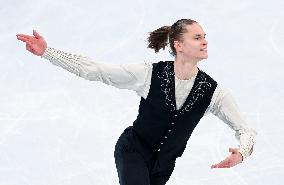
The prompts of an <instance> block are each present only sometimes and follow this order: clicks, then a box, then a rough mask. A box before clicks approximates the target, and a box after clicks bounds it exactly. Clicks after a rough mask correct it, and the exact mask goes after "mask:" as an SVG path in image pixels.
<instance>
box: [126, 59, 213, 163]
mask: <svg viewBox="0 0 284 185" xmlns="http://www.w3.org/2000/svg"><path fill="white" fill-rule="evenodd" d="M216 86H217V82H216V81H215V80H213V79H212V78H211V77H210V76H209V75H207V74H206V73H205V72H203V71H201V70H200V69H199V68H198V73H197V76H196V78H195V81H194V84H193V87H192V89H191V91H190V93H189V95H188V97H187V99H186V101H185V102H184V104H183V105H182V107H181V108H180V109H179V110H177V109H176V100H175V73H174V61H165V62H163V61H160V62H158V63H153V71H152V79H151V85H150V90H149V93H148V96H147V98H146V99H144V98H143V97H142V98H141V101H140V105H139V114H138V116H137V119H136V120H135V121H134V123H133V129H132V130H133V134H132V136H133V137H132V139H131V140H132V142H133V145H134V146H135V148H136V149H137V150H138V151H139V152H140V153H141V154H142V155H143V157H144V158H145V159H146V160H148V159H150V158H151V157H152V156H153V155H156V156H157V158H158V160H159V162H160V164H167V163H169V162H171V161H175V159H176V158H177V157H180V156H181V155H182V153H183V152H184V150H185V147H186V144H187V141H188V139H189V137H190V136H191V133H192V131H193V130H194V128H195V127H196V125H197V123H198V122H199V120H200V119H201V118H202V117H203V115H204V113H205V111H206V109H207V107H208V106H209V104H210V102H211V98H212V95H213V93H214V91H215V89H216Z"/></svg>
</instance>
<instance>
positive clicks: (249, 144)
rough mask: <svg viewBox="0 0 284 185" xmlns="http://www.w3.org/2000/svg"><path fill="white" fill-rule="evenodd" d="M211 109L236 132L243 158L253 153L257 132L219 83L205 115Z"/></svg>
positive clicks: (228, 92) (227, 91)
mask: <svg viewBox="0 0 284 185" xmlns="http://www.w3.org/2000/svg"><path fill="white" fill-rule="evenodd" d="M209 111H210V112H211V113H212V114H214V115H215V116H217V117H218V118H219V119H221V120H222V121H223V122H224V123H226V124H227V125H228V126H229V127H230V128H232V129H233V130H234V131H235V132H236V133H235V137H236V139H237V140H238V141H239V142H240V145H239V148H240V149H239V152H240V153H241V154H242V156H243V160H244V159H246V158H247V157H248V156H249V155H251V153H252V151H253V146H254V144H255V138H256V135H257V132H256V131H255V130H254V129H253V128H251V127H249V125H248V124H247V121H246V120H245V117H244V116H243V115H242V113H241V112H240V110H239V107H238V106H237V104H236V102H235V100H234V98H233V97H232V95H231V93H230V91H229V90H228V89H225V88H224V87H222V86H220V85H217V87H216V89H215V92H214V94H213V96H212V100H211V103H210V105H209V107H208V108H207V110H206V113H205V115H207V114H208V113H209Z"/></svg>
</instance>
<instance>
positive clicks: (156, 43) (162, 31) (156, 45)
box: [148, 26, 171, 53]
mask: <svg viewBox="0 0 284 185" xmlns="http://www.w3.org/2000/svg"><path fill="white" fill-rule="evenodd" d="M170 31H171V27H170V26H163V27H161V28H159V29H157V30H154V31H152V32H150V35H149V37H148V48H150V49H154V50H155V53H158V52H159V50H160V49H161V48H163V49H164V50H165V47H166V46H167V45H168V35H169V32H170Z"/></svg>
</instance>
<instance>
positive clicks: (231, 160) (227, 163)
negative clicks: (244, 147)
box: [211, 148, 243, 168]
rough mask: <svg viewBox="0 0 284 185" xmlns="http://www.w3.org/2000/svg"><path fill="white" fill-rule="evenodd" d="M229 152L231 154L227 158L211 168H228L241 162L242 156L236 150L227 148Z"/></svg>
mask: <svg viewBox="0 0 284 185" xmlns="http://www.w3.org/2000/svg"><path fill="white" fill-rule="evenodd" d="M229 152H232V154H231V155H230V156H229V157H227V158H226V159H225V160H223V161H221V162H220V163H218V164H214V165H212V166H211V168H230V167H233V166H235V165H237V164H239V163H241V162H242V161H243V156H242V154H241V153H240V152H239V149H238V148H229Z"/></svg>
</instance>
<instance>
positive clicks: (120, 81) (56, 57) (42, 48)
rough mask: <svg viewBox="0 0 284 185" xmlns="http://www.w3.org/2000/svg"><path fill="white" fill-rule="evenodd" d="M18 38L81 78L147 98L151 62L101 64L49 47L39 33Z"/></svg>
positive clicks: (42, 55) (28, 46) (27, 47)
mask: <svg viewBox="0 0 284 185" xmlns="http://www.w3.org/2000/svg"><path fill="white" fill-rule="evenodd" d="M17 39H18V40H21V41H23V42H25V43H26V49H27V50H28V51H30V52H31V53H33V54H35V55H37V56H41V57H42V58H44V59H47V60H49V61H50V62H51V63H52V64H54V65H56V66H59V67H61V68H63V69H65V70H67V71H69V72H71V73H73V74H75V75H77V76H79V77H82V78H84V79H87V80H91V81H101V82H103V83H105V84H107V85H112V86H114V87H117V88H120V89H129V90H134V91H136V93H137V94H138V95H139V96H142V97H144V96H146V93H145V92H147V88H149V84H148V83H147V82H149V79H151V74H152V73H151V72H152V64H151V63H146V62H144V63H126V64H109V63H98V62H96V61H94V60H93V59H91V58H89V57H85V56H81V55H77V54H73V53H67V52H64V51H60V50H58V49H55V48H51V47H48V46H47V44H46V41H45V40H44V38H43V37H42V36H40V35H39V34H38V33H37V32H36V31H35V30H34V31H33V36H29V35H24V34H18V35H17Z"/></svg>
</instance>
